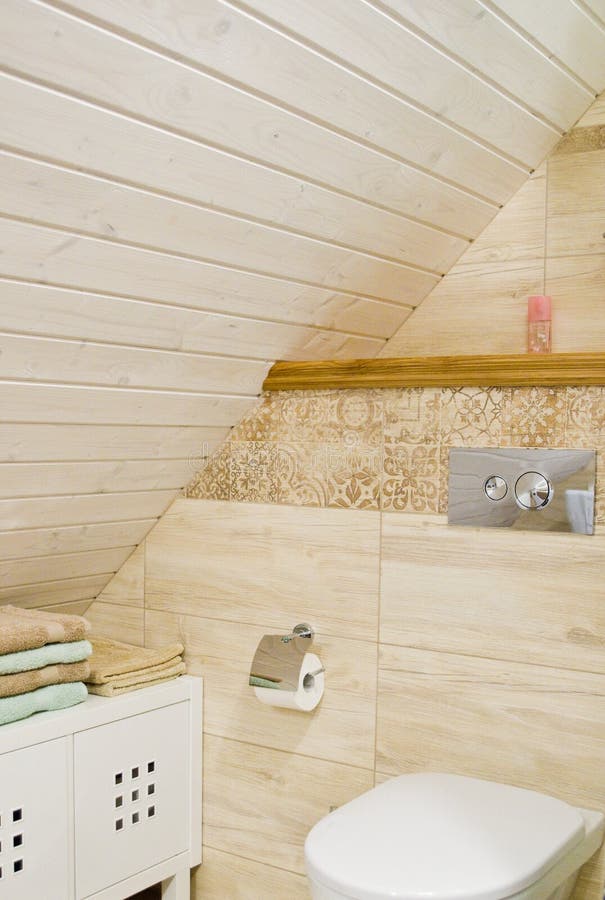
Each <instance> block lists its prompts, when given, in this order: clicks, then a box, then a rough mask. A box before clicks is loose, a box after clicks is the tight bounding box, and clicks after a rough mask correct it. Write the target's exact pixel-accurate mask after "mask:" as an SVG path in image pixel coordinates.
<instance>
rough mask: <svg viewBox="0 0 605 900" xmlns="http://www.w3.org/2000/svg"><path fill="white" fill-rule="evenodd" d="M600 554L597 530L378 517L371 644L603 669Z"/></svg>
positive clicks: (604, 543)
mask: <svg viewBox="0 0 605 900" xmlns="http://www.w3.org/2000/svg"><path fill="white" fill-rule="evenodd" d="M442 521H444V520H442ZM604 556H605V539H604V536H603V535H600V534H596V535H594V536H593V537H592V538H586V537H585V536H581V535H574V534H551V533H541V534H538V533H536V532H533V533H532V534H531V536H529V535H528V534H527V533H526V532H523V531H515V530H511V529H490V528H470V527H469V528H462V527H460V528H452V527H444V526H443V525H439V524H425V525H424V527H419V526H418V525H416V524H415V522H414V521H413V520H412V521H410V517H405V518H403V517H401V516H399V515H397V514H392V513H387V514H384V515H383V532H382V579H381V607H380V614H381V623H380V628H381V640H382V641H384V642H385V643H389V644H399V645H402V646H411V647H424V648H426V649H433V650H441V651H449V652H453V653H464V654H470V655H473V656H490V657H494V658H498V659H510V660H517V661H518V662H524V661H527V660H531V661H532V662H534V663H539V664H542V665H548V666H559V667H564V668H569V669H583V670H587V671H593V672H605V654H604V653H603V647H604V646H605V609H604V607H603V604H602V603H599V602H596V601H595V592H596V591H598V585H599V584H600V583H601V581H602V569H603V558H604Z"/></svg>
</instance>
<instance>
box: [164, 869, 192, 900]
mask: <svg viewBox="0 0 605 900" xmlns="http://www.w3.org/2000/svg"><path fill="white" fill-rule="evenodd" d="M162 900H189V869H188V868H186V869H179V871H178V872H175V874H174V875H171V876H170V878H167V879H166V880H165V881H163V882H162Z"/></svg>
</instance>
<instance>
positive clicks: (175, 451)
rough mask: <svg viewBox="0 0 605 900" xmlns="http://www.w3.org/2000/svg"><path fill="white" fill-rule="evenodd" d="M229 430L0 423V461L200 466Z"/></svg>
mask: <svg viewBox="0 0 605 900" xmlns="http://www.w3.org/2000/svg"><path fill="white" fill-rule="evenodd" d="M228 434H229V429H228V428H192V427H189V426H187V427H180V428H170V427H163V428H153V427H149V426H145V425H87V426H86V427H85V428H83V427H82V426H81V425H39V424H35V423H32V424H17V425H6V424H4V423H2V422H1V421H0V459H2V460H6V461H9V462H37V461H43V462H69V461H76V460H77V461H88V462H91V461H97V460H118V461H122V460H129V459H130V460H140V459H146V460H147V459H150V460H173V459H174V460H180V459H189V458H192V459H193V460H194V461H195V460H198V459H199V460H200V461H203V459H204V458H205V457H207V456H208V455H210V454H211V453H212V452H213V451H214V450H215V449H216V448H217V447H218V446H219V444H221V443H222V441H223V440H224V439H225V438H226V437H227V435H228Z"/></svg>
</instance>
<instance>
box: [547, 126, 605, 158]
mask: <svg viewBox="0 0 605 900" xmlns="http://www.w3.org/2000/svg"><path fill="white" fill-rule="evenodd" d="M603 149H605V125H592V126H590V127H589V128H573V129H572V130H571V131H570V132H568V134H566V135H565V136H564V137H563V138H561V140H560V141H559V143H558V144H557V146H556V147H555V149H554V151H553V156H555V155H556V156H562V155H563V154H570V153H589V152H591V151H592V150H603Z"/></svg>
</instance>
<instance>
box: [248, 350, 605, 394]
mask: <svg viewBox="0 0 605 900" xmlns="http://www.w3.org/2000/svg"><path fill="white" fill-rule="evenodd" d="M492 385H494V386H503V387H534V386H536V387H550V386H553V387H555V386H562V385H605V353H544V354H535V355H534V354H530V353H524V354H519V355H517V356H427V357H402V358H397V359H346V360H325V361H319V362H276V363H275V364H274V365H273V366H272V368H271V369H270V371H269V374H268V375H267V377H266V379H265V382H264V384H263V390H265V391H305V390H312V389H315V390H318V389H319V390H321V389H325V390H328V389H338V388H381V387H382V388H387V387H391V388H392V387H472V386H486V387H487V386H492Z"/></svg>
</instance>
